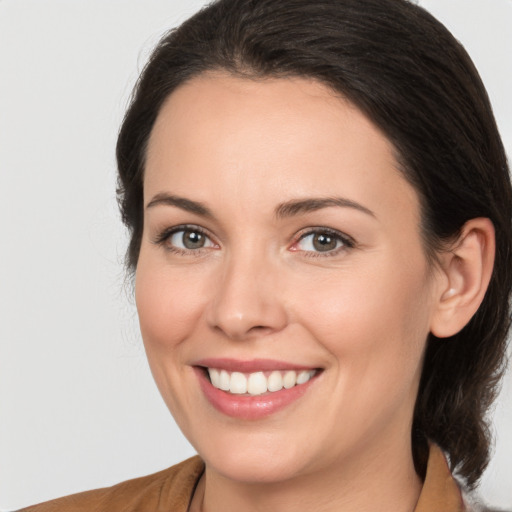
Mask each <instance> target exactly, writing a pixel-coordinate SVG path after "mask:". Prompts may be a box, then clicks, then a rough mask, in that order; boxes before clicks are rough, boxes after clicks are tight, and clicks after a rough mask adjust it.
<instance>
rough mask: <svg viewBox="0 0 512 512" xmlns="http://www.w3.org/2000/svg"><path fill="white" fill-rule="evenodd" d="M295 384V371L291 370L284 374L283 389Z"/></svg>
mask: <svg viewBox="0 0 512 512" xmlns="http://www.w3.org/2000/svg"><path fill="white" fill-rule="evenodd" d="M295 384H297V373H296V372H294V371H293V370H291V371H289V372H286V373H285V374H284V379H283V386H284V388H285V389H290V388H293V386H295Z"/></svg>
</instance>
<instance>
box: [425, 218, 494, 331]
mask: <svg viewBox="0 0 512 512" xmlns="http://www.w3.org/2000/svg"><path fill="white" fill-rule="evenodd" d="M494 252H495V235H494V226H493V224H492V222H491V221H490V220H489V219H487V218H476V219H471V220H469V221H468V222H466V224H464V226H463V228H462V230H461V233H460V236H459V237H458V238H457V240H455V242H454V243H453V244H452V245H451V246H450V247H449V249H448V250H446V251H445V252H443V253H442V254H440V257H439V259H440V276H439V279H438V289H437V290H436V294H437V296H436V297H435V301H436V303H435V307H434V310H433V315H432V319H431V325H430V330H431V332H432V334H434V335H435V336H437V337H439V338H446V337H449V336H453V335H454V334H456V333H458V332H459V331H460V330H461V329H462V328H463V327H464V326H465V325H466V324H467V323H468V322H469V321H470V320H471V318H472V317H473V315H474V314H475V313H476V311H477V310H478V308H479V306H480V304H481V303H482V300H483V298H484V295H485V292H486V291H487V287H488V285H489V281H490V279H491V275H492V269H493V265H494Z"/></svg>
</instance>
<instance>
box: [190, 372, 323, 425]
mask: <svg viewBox="0 0 512 512" xmlns="http://www.w3.org/2000/svg"><path fill="white" fill-rule="evenodd" d="M194 370H195V372H196V375H197V376H198V378H199V384H200V386H201V389H202V391H203V393H204V394H205V396H206V398H207V399H208V401H209V402H210V403H211V404H212V405H213V407H215V409H217V410H218V411H220V412H221V413H223V414H225V415H227V416H231V417H233V418H240V419H244V420H257V419H260V418H265V417H266V416H270V415H271V414H274V413H275V412H277V411H280V410H281V409H284V408H285V407H286V406H287V405H290V404H292V403H293V402H295V401H297V400H298V399H299V398H301V397H302V396H303V395H304V393H306V391H307V390H308V389H309V387H310V385H311V384H312V382H313V381H314V380H316V377H317V375H318V374H317V375H315V376H314V377H313V378H311V379H310V380H308V382H306V383H304V384H299V385H296V386H294V387H292V388H290V389H281V390H280V391H274V392H272V393H268V394H265V395H257V396H249V395H233V394H231V393H228V392H226V391H222V390H221V389H217V388H215V387H213V386H212V383H211V382H210V380H209V379H208V377H207V376H206V375H205V372H204V369H203V368H198V367H195V368H194Z"/></svg>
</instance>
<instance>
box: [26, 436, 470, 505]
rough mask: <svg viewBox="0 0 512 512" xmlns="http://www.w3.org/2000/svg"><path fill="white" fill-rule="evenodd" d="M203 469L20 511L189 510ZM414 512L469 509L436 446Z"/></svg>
mask: <svg viewBox="0 0 512 512" xmlns="http://www.w3.org/2000/svg"><path fill="white" fill-rule="evenodd" d="M203 471H204V464H203V462H202V461H201V459H200V458H199V457H193V458H191V459H188V460H186V461H184V462H181V463H180V464H177V465H176V466H173V467H171V468H169V469H165V470H164V471H160V472H159V473H155V474H152V475H149V476H145V477H142V478H136V479H134V480H128V481H126V482H122V483H120V484H117V485H114V486H113V487H108V488H104V489H97V490H94V491H86V492H82V493H79V494H73V495H71V496H67V497H65V498H59V499H57V500H52V501H48V502H46V503H42V504H40V505H35V506H33V507H28V508H25V509H23V510H22V511H19V512H187V510H188V506H189V503H190V499H191V497H192V494H193V492H194V489H195V486H196V483H197V481H198V479H199V477H200V476H201V474H202V473H203ZM414 512H469V509H467V508H465V506H464V504H463V499H462V496H461V492H460V490H459V487H458V485H457V483H456V482H455V480H454V479H453V477H452V475H451V474H450V470H449V469H448V465H447V464H446V459H445V457H444V455H443V453H442V452H441V450H440V449H439V448H438V447H437V446H431V449H430V455H429V460H428V467H427V475H426V478H425V482H424V484H423V489H422V491H421V495H420V498H419V500H418V503H417V505H416V508H415V509H414Z"/></svg>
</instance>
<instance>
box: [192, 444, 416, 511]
mask: <svg viewBox="0 0 512 512" xmlns="http://www.w3.org/2000/svg"><path fill="white" fill-rule="evenodd" d="M366 452H367V453H365V454H364V455H365V456H364V457H361V454H358V456H357V457H354V458H353V459H354V460H352V461H351V460H349V459H350V458H348V460H344V463H343V464H337V465H333V466H330V467H327V468H323V469H322V470H319V471H313V472H311V473H306V474H303V475H300V476H297V477H294V478H293V479H289V480H285V481H279V482H270V483H269V482H265V483H252V482H251V483H248V482H240V481H235V480H232V479H227V478H225V477H223V476H222V475H221V474H219V473H218V472H216V471H215V470H214V469H213V468H209V467H208V466H206V469H205V473H204V475H203V478H202V479H201V481H200V483H199V485H198V487H197V490H196V493H195V495H194V500H193V502H192V506H191V512H196V511H201V512H220V511H225V510H244V511H247V512H261V511H267V510H273V511H276V512H298V511H301V512H302V511H303V510H315V511H317V512H331V511H332V512H334V511H336V512H356V511H357V512H388V511H389V510H393V511H394V512H412V511H413V510H414V508H415V505H416V503H417V501H418V497H419V494H420V491H421V481H420V479H419V477H418V476H417V475H416V472H415V470H414V464H413V460H412V451H411V447H410V443H408V442H406V443H404V442H402V443H400V444H399V445H394V446H389V447H387V449H382V445H381V449H380V450H379V452H378V453H377V455H375V452H374V451H373V453H372V451H371V450H366ZM355 459H357V460H355Z"/></svg>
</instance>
